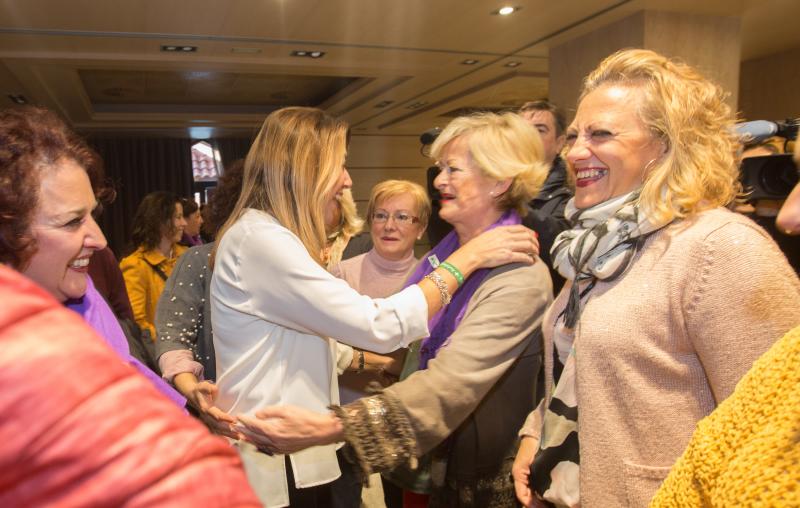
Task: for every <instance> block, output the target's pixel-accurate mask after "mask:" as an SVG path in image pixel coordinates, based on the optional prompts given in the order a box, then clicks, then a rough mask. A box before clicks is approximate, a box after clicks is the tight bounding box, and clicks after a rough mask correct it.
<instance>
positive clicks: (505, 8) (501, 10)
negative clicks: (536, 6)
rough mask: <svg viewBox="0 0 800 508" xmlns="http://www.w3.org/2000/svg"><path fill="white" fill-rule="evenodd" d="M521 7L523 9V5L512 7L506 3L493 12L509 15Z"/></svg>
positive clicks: (496, 14)
mask: <svg viewBox="0 0 800 508" xmlns="http://www.w3.org/2000/svg"><path fill="white" fill-rule="evenodd" d="M520 9H522V7H512V6H510V5H505V6H503V7H500V8H499V9H497V10H496V11H492V14H494V15H495V16H498V15H499V16H509V15H511V14H514V13H515V12H517V11H518V10H520Z"/></svg>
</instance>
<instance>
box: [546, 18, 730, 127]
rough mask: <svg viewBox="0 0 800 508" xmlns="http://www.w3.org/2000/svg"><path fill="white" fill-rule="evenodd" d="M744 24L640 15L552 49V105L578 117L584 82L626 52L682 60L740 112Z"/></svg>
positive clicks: (716, 19) (725, 20)
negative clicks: (649, 51)
mask: <svg viewBox="0 0 800 508" xmlns="http://www.w3.org/2000/svg"><path fill="white" fill-rule="evenodd" d="M740 25H741V23H740V19H739V18H736V17H723V16H701V15H693V14H682V13H675V12H662V11H639V12H637V13H635V14H632V15H630V16H628V17H627V18H624V19H622V20H619V21H617V22H615V23H612V24H610V25H607V26H605V27H602V28H599V29H597V30H595V31H593V32H590V33H588V34H585V35H582V36H580V37H578V38H576V39H573V40H571V41H567V42H565V43H563V44H560V45H558V46H554V47H552V48H551V49H550V83H549V89H550V94H549V95H550V100H551V101H553V102H554V103H556V104H558V105H559V106H561V107H562V108H564V110H565V111H566V112H567V117H568V118H570V119H571V118H572V116H574V112H575V107H576V102H577V99H578V95H579V93H580V88H581V85H582V83H583V79H584V78H585V77H586V75H587V74H588V73H589V72H591V71H592V69H594V68H595V67H596V66H597V64H599V63H600V61H601V60H603V58H605V57H606V56H608V55H610V54H612V53H614V52H615V51H617V50H620V49H625V48H645V49H652V50H653V51H657V52H659V53H661V54H664V55H666V56H670V57H677V58H680V59H682V60H684V61H685V62H687V63H689V64H690V65H692V66H694V67H696V68H698V69H699V70H700V71H701V72H702V73H703V74H704V75H706V76H707V77H709V78H711V79H713V80H715V81H716V82H717V83H719V84H720V85H721V86H722V87H723V88H724V89H725V90H726V91H727V92H728V93H729V94H730V95H729V97H728V103H729V104H730V105H731V107H733V108H736V105H737V103H738V102H737V101H738V94H739V68H740V60H741V29H740Z"/></svg>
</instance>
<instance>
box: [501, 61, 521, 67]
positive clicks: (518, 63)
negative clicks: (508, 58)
mask: <svg viewBox="0 0 800 508" xmlns="http://www.w3.org/2000/svg"><path fill="white" fill-rule="evenodd" d="M520 65H522V63H521V62H508V63H507V64H506V65H505V66H506V67H519V66H520Z"/></svg>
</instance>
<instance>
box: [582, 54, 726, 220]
mask: <svg viewBox="0 0 800 508" xmlns="http://www.w3.org/2000/svg"><path fill="white" fill-rule="evenodd" d="M608 85H621V86H625V87H631V88H633V89H636V90H640V91H641V92H642V101H641V104H640V107H639V111H638V112H637V113H638V115H639V118H640V120H641V121H642V122H643V123H644V124H645V126H646V127H647V128H648V129H649V130H650V131H651V132H652V134H653V136H654V137H655V138H656V139H659V140H661V141H662V142H663V143H664V145H665V150H666V151H665V153H664V155H663V156H662V157H661V158H660V159H659V160H658V161H656V163H655V164H654V165H653V167H652V169H651V170H650V171H649V172H648V174H647V175H646V176H645V181H644V185H643V186H642V192H641V195H640V197H639V203H640V205H641V207H642V210H643V212H644V213H645V214H646V215H647V217H648V218H649V219H650V220H651V221H653V222H655V223H658V224H666V223H668V222H671V221H672V220H673V219H676V218H682V217H687V216H689V215H692V214H695V213H698V212H700V211H703V210H707V209H709V208H715V207H717V206H724V205H727V204H728V203H730V202H731V201H733V200H734V199H735V198H736V196H737V195H738V194H739V193H740V192H741V189H742V188H741V184H740V183H739V153H740V150H741V144H740V142H739V139H738V137H737V136H736V134H735V131H734V123H735V115H734V113H733V112H732V111H731V108H730V107H729V106H728V105H727V104H726V103H725V98H726V94H725V93H724V92H723V90H722V88H721V87H720V86H719V85H717V84H716V83H713V82H712V81H710V80H708V79H706V78H705V77H703V76H702V75H701V74H700V73H699V72H697V71H696V70H695V69H693V68H692V67H690V66H689V65H687V64H685V63H683V62H679V61H676V60H672V59H669V58H666V57H664V56H662V55H660V54H658V53H655V52H653V51H649V50H644V49H628V50H622V51H618V52H616V53H614V54H613V55H611V56H609V57H608V58H606V59H605V60H603V61H602V62H601V63H600V65H599V66H598V67H597V69H595V70H594V71H592V73H591V74H589V76H588V77H587V78H586V80H585V82H584V86H583V90H582V92H581V96H580V100H583V98H584V97H586V95H588V94H589V93H591V92H593V91H594V90H597V89H598V88H600V87H603V86H608ZM579 102H580V101H579Z"/></svg>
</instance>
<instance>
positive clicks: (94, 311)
mask: <svg viewBox="0 0 800 508" xmlns="http://www.w3.org/2000/svg"><path fill="white" fill-rule="evenodd" d="M65 306H66V307H67V308H68V309H71V310H73V311H75V312H77V313H78V314H80V315H81V317H83V319H84V321H86V322H87V323H88V324H89V326H91V327H92V328H94V331H95V332H97V334H98V335H100V337H101V338H102V339H103V340H105V341H106V344H108V345H109V346H111V349H113V350H114V352H116V353H117V355H119V356H120V357H121V358H122V359H123V360H124V361H125V362H127V363H128V364H130V365H131V366H133V367H134V368H136V370H138V371H139V372H140V373H141V374H143V375H144V377H146V378H147V379H149V380H150V382H151V383H153V384H154V385H155V387H156V388H157V389H158V391H160V392H161V393H162V394H163V395H165V396H166V397H167V398H168V399H170V400H171V401H173V402H174V403H175V404H177V405H178V406H180V407H184V406H185V405H186V399H185V398H183V396H182V395H181V394H180V393H178V392H177V391H175V389H174V388H172V387H171V386H170V385H169V384H167V382H166V381H164V380H163V379H161V378H160V377H159V376H158V375H157V374H156V373H155V372H153V371H152V370H150V369H149V368H147V366H145V365H142V363H141V362H139V360H137V359H136V358H134V357H133V356H131V353H130V349H128V339H127V338H125V333H124V332H123V331H122V327H120V325H119V321H117V318H116V316H114V313H113V312H112V311H111V307H109V306H108V303H106V301H105V300H104V299H103V297H102V296H101V295H100V293H98V292H97V289H96V288H95V287H94V283H93V282H92V278H91V277H89V276H87V277H86V294H85V295H83V297H81V298H78V299H75V300H69V301H67V302H66V304H65Z"/></svg>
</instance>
